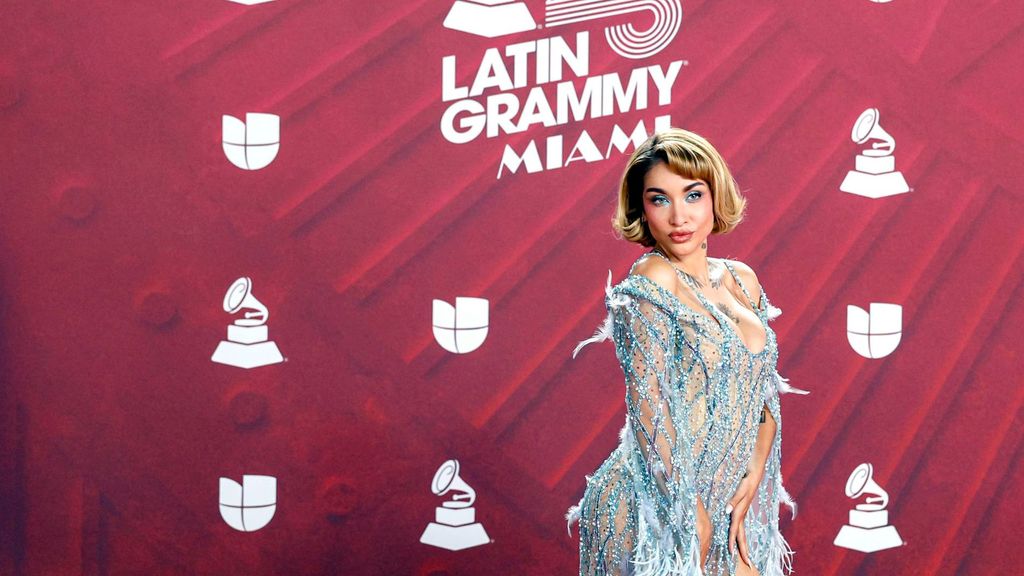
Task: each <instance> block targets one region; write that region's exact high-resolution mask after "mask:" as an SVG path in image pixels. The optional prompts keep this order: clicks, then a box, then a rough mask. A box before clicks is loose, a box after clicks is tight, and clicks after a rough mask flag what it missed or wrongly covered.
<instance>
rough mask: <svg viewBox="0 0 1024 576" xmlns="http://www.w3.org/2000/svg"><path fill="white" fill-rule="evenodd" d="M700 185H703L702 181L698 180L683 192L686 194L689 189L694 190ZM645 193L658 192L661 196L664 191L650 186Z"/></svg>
mask: <svg viewBox="0 0 1024 576" xmlns="http://www.w3.org/2000/svg"><path fill="white" fill-rule="evenodd" d="M702 184H704V182H702V181H700V180H698V181H697V182H694V183H693V184H690V185H689V186H687V187H686V188H683V192H686V191H688V190H689V189H691V188H696V187H697V186H700V185H702ZM647 192H660V193H661V194H664V193H665V191H664V190H662V189H661V188H657V187H655V186H650V187H648V188H646V189H645V190H644V193H647Z"/></svg>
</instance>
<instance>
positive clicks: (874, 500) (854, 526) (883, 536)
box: [833, 462, 903, 552]
mask: <svg viewBox="0 0 1024 576" xmlns="http://www.w3.org/2000/svg"><path fill="white" fill-rule="evenodd" d="M872 472H873V469H872V467H871V464H869V463H867V462H865V463H863V464H861V465H860V466H857V468H855V469H854V471H853V473H852V474H850V478H849V480H847V481H846V495H847V496H848V497H850V498H860V497H861V496H863V495H865V494H867V495H869V496H867V497H866V498H865V499H864V502H863V503H861V504H857V506H856V507H855V508H854V509H853V510H850V523H849V524H847V525H846V526H843V527H842V528H841V529H840V530H839V534H838V535H836V539H835V541H834V542H833V544H835V545H836V546H841V547H843V548H849V549H851V550H859V551H861V552H877V551H879V550H885V549H886V548H894V547H896V546H900V545H902V544H903V540H902V539H901V538H900V535H899V533H898V532H896V528H895V527H893V526H890V525H889V511H888V510H886V509H885V507H886V505H887V504H888V503H889V494H888V493H886V491H885V490H882V488H881V486H879V485H878V484H876V483H875V481H874V480H873V479H872V478H871V476H872Z"/></svg>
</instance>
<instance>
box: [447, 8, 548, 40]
mask: <svg viewBox="0 0 1024 576" xmlns="http://www.w3.org/2000/svg"><path fill="white" fill-rule="evenodd" d="M444 27H445V28H450V29H452V30H458V31H459V32H469V33H470V34H476V35H477V36H486V37H488V38H495V37H497V36H504V35H506V34H515V33H516V32H523V31H525V30H533V29H534V28H536V27H537V25H536V24H535V23H534V21H533V15H532V14H530V9H529V8H527V7H526V3H525V2H516V1H515V0H455V3H454V4H452V9H451V10H449V11H448V16H447V17H445V19H444Z"/></svg>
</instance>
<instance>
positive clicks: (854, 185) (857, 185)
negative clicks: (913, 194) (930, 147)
mask: <svg viewBox="0 0 1024 576" xmlns="http://www.w3.org/2000/svg"><path fill="white" fill-rule="evenodd" d="M850 137H851V138H852V139H853V141H854V142H856V143H857V144H864V143H866V142H868V141H869V140H873V142H871V147H870V148H865V149H863V150H861V152H860V154H858V155H857V160H856V166H855V169H854V170H850V171H849V172H848V173H847V174H846V178H844V179H843V183H842V184H840V185H839V189H840V190H842V191H843V192H849V193H850V194H857V195H858V196H866V197H868V198H884V197H885V196H892V195H894V194H902V193H904V192H910V186H908V185H907V181H906V179H904V178H903V174H901V173H900V172H899V171H898V170H896V158H895V157H894V156H893V155H892V153H893V151H894V150H896V140H894V139H893V137H892V136H890V135H889V133H888V132H886V131H885V130H884V129H883V128H882V125H881V124H879V123H878V108H868V109H867V110H865V111H864V112H861V115H860V117H858V118H857V121H856V122H855V123H854V124H853V133H852V134H851V135H850Z"/></svg>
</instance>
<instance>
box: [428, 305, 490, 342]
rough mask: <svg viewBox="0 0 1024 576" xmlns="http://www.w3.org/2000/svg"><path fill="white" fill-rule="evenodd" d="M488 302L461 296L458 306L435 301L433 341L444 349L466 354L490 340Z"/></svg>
mask: <svg viewBox="0 0 1024 576" xmlns="http://www.w3.org/2000/svg"><path fill="white" fill-rule="evenodd" d="M488 306H489V304H488V302H487V300H486V299H485V298H470V297H466V296H459V297H458V298H456V299H455V306H452V305H451V304H449V303H447V302H445V301H444V300H437V299H435V300H434V340H437V343H438V344H440V345H441V347H442V348H444V349H445V350H447V351H449V352H454V353H456V354H466V353H467V352H472V351H473V350H476V349H477V348H479V347H480V345H481V344H483V343H484V340H486V339H487V322H488Z"/></svg>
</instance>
